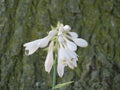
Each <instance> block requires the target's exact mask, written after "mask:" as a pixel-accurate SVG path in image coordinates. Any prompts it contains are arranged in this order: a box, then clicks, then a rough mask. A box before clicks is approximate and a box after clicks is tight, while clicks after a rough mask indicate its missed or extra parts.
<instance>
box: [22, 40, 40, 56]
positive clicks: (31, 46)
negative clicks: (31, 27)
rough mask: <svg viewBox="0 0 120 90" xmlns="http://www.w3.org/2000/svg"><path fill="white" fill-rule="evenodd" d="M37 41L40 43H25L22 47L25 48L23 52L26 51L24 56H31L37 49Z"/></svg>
mask: <svg viewBox="0 0 120 90" xmlns="http://www.w3.org/2000/svg"><path fill="white" fill-rule="evenodd" d="M39 41H40V39H38V40H35V41H31V42H28V43H25V44H24V45H23V46H24V47H25V50H26V52H25V54H26V55H31V54H33V53H34V52H35V51H36V50H37V49H38V48H39V46H38V42H39Z"/></svg>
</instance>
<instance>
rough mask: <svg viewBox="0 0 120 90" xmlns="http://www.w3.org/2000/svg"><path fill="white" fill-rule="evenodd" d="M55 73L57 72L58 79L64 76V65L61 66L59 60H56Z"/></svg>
mask: <svg viewBox="0 0 120 90" xmlns="http://www.w3.org/2000/svg"><path fill="white" fill-rule="evenodd" d="M57 72H58V75H59V76H60V77H62V76H63V74H64V65H63V64H62V62H61V61H60V59H58V66H57Z"/></svg>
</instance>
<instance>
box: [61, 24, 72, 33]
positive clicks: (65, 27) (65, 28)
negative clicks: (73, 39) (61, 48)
mask: <svg viewBox="0 0 120 90" xmlns="http://www.w3.org/2000/svg"><path fill="white" fill-rule="evenodd" d="M63 29H64V31H66V32H69V31H70V30H71V27H70V26H69V25H65V26H64V27H63Z"/></svg>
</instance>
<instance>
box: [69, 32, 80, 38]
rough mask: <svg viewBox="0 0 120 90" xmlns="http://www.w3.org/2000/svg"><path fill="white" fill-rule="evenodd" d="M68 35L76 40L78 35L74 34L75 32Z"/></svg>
mask: <svg viewBox="0 0 120 90" xmlns="http://www.w3.org/2000/svg"><path fill="white" fill-rule="evenodd" d="M68 33H69V34H70V36H71V37H73V38H77V37H78V34H77V33H75V32H68Z"/></svg>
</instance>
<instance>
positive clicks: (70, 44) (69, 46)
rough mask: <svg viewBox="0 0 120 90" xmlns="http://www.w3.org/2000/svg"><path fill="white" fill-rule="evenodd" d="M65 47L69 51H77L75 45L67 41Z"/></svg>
mask: <svg viewBox="0 0 120 90" xmlns="http://www.w3.org/2000/svg"><path fill="white" fill-rule="evenodd" d="M67 46H68V48H69V49H70V50H72V51H76V50H77V45H76V44H75V43H73V42H71V41H69V40H67Z"/></svg>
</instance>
